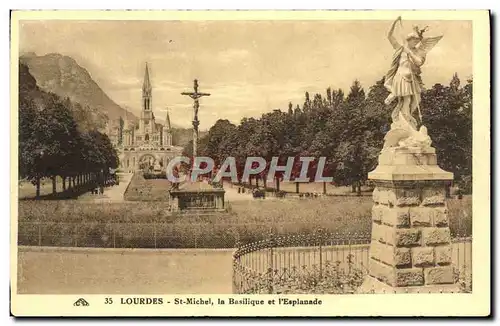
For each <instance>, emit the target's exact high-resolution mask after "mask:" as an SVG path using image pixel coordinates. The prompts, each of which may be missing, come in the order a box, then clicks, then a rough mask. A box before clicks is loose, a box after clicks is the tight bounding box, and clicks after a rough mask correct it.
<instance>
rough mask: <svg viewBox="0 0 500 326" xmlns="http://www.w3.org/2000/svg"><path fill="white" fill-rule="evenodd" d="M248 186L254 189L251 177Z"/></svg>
mask: <svg viewBox="0 0 500 326" xmlns="http://www.w3.org/2000/svg"><path fill="white" fill-rule="evenodd" d="M248 185H249V186H250V187H252V177H249V178H248Z"/></svg>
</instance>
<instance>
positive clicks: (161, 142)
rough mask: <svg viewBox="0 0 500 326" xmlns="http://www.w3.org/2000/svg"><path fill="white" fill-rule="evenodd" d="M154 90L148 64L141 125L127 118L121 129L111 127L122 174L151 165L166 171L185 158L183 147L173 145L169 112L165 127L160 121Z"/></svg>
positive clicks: (110, 132)
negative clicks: (157, 115)
mask: <svg viewBox="0 0 500 326" xmlns="http://www.w3.org/2000/svg"><path fill="white" fill-rule="evenodd" d="M152 90H153V88H152V86H151V81H150V79H149V69H148V65H147V63H146V71H145V73H144V82H143V85H142V100H141V107H142V110H141V115H140V119H139V122H138V123H135V122H131V121H129V120H128V119H127V118H126V117H125V119H122V123H120V124H119V126H117V127H115V128H113V129H111V130H110V129H109V128H108V131H107V133H108V136H109V137H110V139H111V142H112V143H113V145H114V146H115V148H116V149H117V151H118V156H119V158H120V166H119V167H120V170H122V171H125V172H134V171H137V170H140V169H144V168H146V167H148V166H150V167H152V168H153V169H154V170H156V171H159V170H164V169H165V167H166V166H167V164H168V162H169V161H170V159H172V158H173V157H175V156H181V155H182V149H183V148H182V147H179V146H174V145H173V144H172V127H171V125H170V116H169V114H168V111H167V117H166V119H165V122H164V124H161V123H157V122H156V118H155V115H154V112H153V92H152Z"/></svg>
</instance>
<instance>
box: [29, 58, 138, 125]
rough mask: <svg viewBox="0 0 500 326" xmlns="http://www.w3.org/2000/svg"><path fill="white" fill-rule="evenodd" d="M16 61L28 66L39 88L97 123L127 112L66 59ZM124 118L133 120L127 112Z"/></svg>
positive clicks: (72, 60) (86, 73) (77, 66)
mask: <svg viewBox="0 0 500 326" xmlns="http://www.w3.org/2000/svg"><path fill="white" fill-rule="evenodd" d="M20 62H21V63H24V64H25V65H26V66H28V68H29V71H30V73H31V75H33V77H34V78H35V79H36V83H37V85H38V87H40V89H42V90H44V91H46V92H52V93H55V94H57V95H59V96H60V97H62V98H66V97H68V98H69V99H70V100H71V101H72V102H74V103H79V104H80V105H81V107H82V108H83V109H82V110H83V112H80V114H83V115H85V114H87V115H88V116H92V117H93V118H94V119H95V118H97V119H98V120H101V119H105V118H106V117H107V118H108V119H109V120H117V119H119V118H120V117H122V116H125V113H126V112H127V111H126V110H125V109H123V108H122V107H120V106H119V105H118V104H116V103H115V102H113V100H111V99H110V98H109V96H108V95H106V93H104V91H103V90H102V89H101V88H100V87H99V85H97V83H96V82H95V81H94V80H93V79H92V77H91V76H90V74H89V72H88V71H87V70H86V69H85V68H83V67H81V66H80V65H79V64H78V63H77V62H76V61H75V60H74V59H73V58H71V57H69V56H63V55H61V54H58V53H50V54H46V55H43V56H37V55H36V54H34V53H26V54H24V55H22V56H21V57H20ZM128 117H129V119H132V120H136V119H137V118H136V117H135V116H134V115H133V114H132V113H130V112H129V113H128ZM100 122H101V123H102V122H103V121H100Z"/></svg>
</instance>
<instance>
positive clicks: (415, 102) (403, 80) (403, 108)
mask: <svg viewBox="0 0 500 326" xmlns="http://www.w3.org/2000/svg"><path fill="white" fill-rule="evenodd" d="M398 22H399V23H400V25H401V28H402V27H403V26H402V20H401V17H398V18H397V19H396V20H395V21H394V22H393V23H392V25H391V29H390V30H389V33H388V39H389V42H390V43H391V45H392V47H393V48H394V51H395V52H394V55H393V56H392V62H391V67H390V69H389V71H388V72H387V74H386V77H385V83H384V86H385V87H386V88H387V89H388V90H389V92H390V94H389V96H388V97H387V98H386V100H385V104H387V105H390V104H391V103H393V102H394V101H397V104H396V106H395V108H394V110H393V112H392V114H391V118H392V125H391V130H390V131H389V132H388V133H387V135H386V137H385V144H384V147H398V146H399V147H415V146H417V147H423V146H430V145H431V139H430V137H429V136H428V135H427V128H426V127H425V126H423V125H422V114H421V113H420V94H421V93H422V89H423V84H422V78H421V67H422V66H423V64H424V63H425V60H426V56H427V54H428V53H429V51H431V50H432V49H433V48H434V47H435V46H436V44H437V43H438V42H439V41H440V40H441V38H442V37H443V36H442V35H441V36H435V37H424V33H425V32H426V31H427V30H428V26H426V27H425V28H423V29H420V28H419V27H418V26H414V27H413V30H412V32H411V33H409V34H407V35H406V37H404V38H403V40H402V41H398V40H397V39H396V37H395V36H394V30H395V28H396V25H397V23H398ZM416 111H418V115H419V118H420V125H421V126H420V128H418V122H417V120H416V119H415V117H414V114H415V112H416Z"/></svg>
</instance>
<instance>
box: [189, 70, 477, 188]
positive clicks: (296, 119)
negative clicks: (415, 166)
mask: <svg viewBox="0 0 500 326" xmlns="http://www.w3.org/2000/svg"><path fill="white" fill-rule="evenodd" d="M388 94H389V93H388V91H387V89H386V88H385V87H384V79H381V80H380V81H378V82H376V84H375V85H373V86H371V87H370V88H369V89H368V92H367V93H365V90H364V89H363V87H362V85H361V84H360V83H359V81H354V82H353V84H352V86H351V88H350V90H349V92H348V93H347V95H346V94H345V93H344V91H343V90H341V89H338V90H333V89H331V88H328V89H327V90H326V96H325V95H322V94H315V95H314V96H313V97H311V96H310V95H309V93H307V92H306V93H305V101H304V103H303V104H302V105H299V104H296V105H294V104H293V103H289V105H288V110H285V111H282V110H274V111H273V112H270V113H266V114H263V115H262V117H261V118H258V119H254V118H243V119H242V120H241V123H240V124H239V125H235V124H232V123H231V122H229V121H228V120H219V121H217V122H216V123H215V125H214V126H212V128H211V129H210V131H209V133H208V135H206V136H205V137H203V138H202V139H200V142H199V153H198V155H203V156H209V157H211V158H213V159H214V160H215V162H216V164H221V163H222V162H223V161H224V160H225V158H226V157H228V156H233V157H236V161H237V165H239V166H238V171H239V172H242V170H243V169H242V167H243V165H244V164H245V160H246V158H247V157H249V156H260V157H264V158H265V159H266V160H267V161H268V162H270V159H271V158H272V157H273V156H278V157H280V160H281V164H283V165H284V164H285V163H286V159H287V158H288V157H296V158H298V157H299V156H312V157H322V156H323V157H326V158H327V161H326V166H325V170H324V171H325V173H324V175H325V176H331V177H333V178H334V181H335V183H336V184H338V185H351V186H352V187H353V189H356V188H357V190H358V191H360V186H361V184H362V183H364V181H365V180H367V175H368V172H370V171H371V170H373V169H374V168H375V167H376V165H377V158H378V155H379V153H380V150H381V149H382V146H383V142H384V136H385V134H386V132H387V131H388V130H389V128H390V124H391V117H390V115H391V112H392V109H393V106H394V105H395V104H396V103H393V104H392V106H391V107H388V106H387V105H385V104H384V100H385V98H386V97H387V96H388ZM421 111H422V115H423V123H424V124H425V125H426V127H427V128H428V130H429V135H430V137H431V139H432V140H433V146H434V147H435V148H436V151H437V155H438V162H439V165H440V166H441V167H442V168H443V169H445V170H447V171H451V172H453V173H454V176H455V180H456V181H458V182H459V183H461V184H462V185H463V186H464V187H466V188H467V187H470V183H471V175H472V79H470V80H467V82H466V84H465V85H464V86H461V85H460V79H459V78H458V76H457V75H456V74H455V75H454V76H453V77H452V79H451V82H450V84H449V85H442V84H436V85H434V86H433V87H432V88H430V89H426V90H424V92H423V93H422V102H421ZM420 123H422V121H421V122H420ZM191 153H192V143H191V144H189V145H188V146H186V148H185V154H187V155H189V154H191ZM316 162H317V160H316ZM295 163H296V164H295V165H294V169H293V174H292V177H293V178H296V177H298V176H299V174H300V167H301V164H300V162H299V160H298V159H296V160H295ZM315 168H316V166H315V165H314V164H312V165H311V169H310V171H309V176H310V177H313V176H314V174H315ZM266 174H267V169H266V170H265V171H264V172H263V173H262V174H261V175H260V176H256V178H257V179H259V178H261V179H263V181H264V183H265V182H266V180H265V175H266ZM240 177H241V174H240ZM277 179H278V180H277V181H278V182H279V179H280V176H278V177H277ZM278 184H279V183H278ZM278 187H279V186H278ZM297 188H298V183H297Z"/></svg>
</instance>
